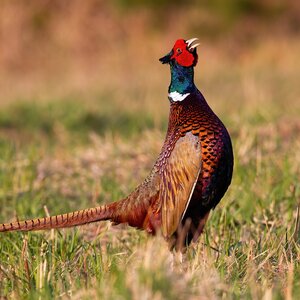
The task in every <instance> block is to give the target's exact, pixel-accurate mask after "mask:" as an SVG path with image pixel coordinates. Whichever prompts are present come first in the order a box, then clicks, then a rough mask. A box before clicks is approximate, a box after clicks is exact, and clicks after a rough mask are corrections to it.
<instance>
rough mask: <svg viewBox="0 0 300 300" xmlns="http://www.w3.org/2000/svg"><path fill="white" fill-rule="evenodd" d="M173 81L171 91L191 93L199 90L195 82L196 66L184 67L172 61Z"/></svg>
mask: <svg viewBox="0 0 300 300" xmlns="http://www.w3.org/2000/svg"><path fill="white" fill-rule="evenodd" d="M170 68H171V83H170V86H169V93H172V92H177V93H180V94H186V93H191V92H194V91H195V90H197V88H196V86H195V84H194V67H183V66H180V65H178V64H177V63H171V64H170Z"/></svg>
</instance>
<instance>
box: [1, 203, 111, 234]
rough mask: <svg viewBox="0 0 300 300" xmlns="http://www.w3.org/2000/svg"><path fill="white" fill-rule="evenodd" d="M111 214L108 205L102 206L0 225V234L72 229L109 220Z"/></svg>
mask: <svg viewBox="0 0 300 300" xmlns="http://www.w3.org/2000/svg"><path fill="white" fill-rule="evenodd" d="M111 213H112V210H111V209H110V205H103V206H98V207H95V208H89V209H83V210H78V211H74V212H71V213H67V214H62V215H57V216H51V217H44V218H38V219H32V220H26V221H20V222H19V221H17V222H12V223H6V224H0V232H5V231H30V230H45V229H53V228H66V227H73V226H78V225H83V224H87V223H92V222H97V221H101V220H107V219H110V218H111Z"/></svg>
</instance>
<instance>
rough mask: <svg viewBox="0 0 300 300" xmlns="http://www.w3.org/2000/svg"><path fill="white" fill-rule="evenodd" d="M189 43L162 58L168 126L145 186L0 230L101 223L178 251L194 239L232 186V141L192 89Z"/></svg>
mask: <svg viewBox="0 0 300 300" xmlns="http://www.w3.org/2000/svg"><path fill="white" fill-rule="evenodd" d="M194 41H195V39H193V40H188V41H184V40H178V41H177V42H176V43H175V46H174V47H173V49H172V51H171V52H170V53H169V54H168V55H166V56H165V57H163V58H161V59H160V60H161V62H163V63H168V64H170V68H171V83H170V86H169V100H170V114H169V125H168V130H167V134H166V138H165V142H164V144H163V147H162V150H161V153H160V155H159V157H158V159H157V161H156V163H155V165H154V167H153V169H152V171H151V172H150V175H149V176H148V177H147V178H146V179H145V180H144V182H143V183H142V184H141V185H140V186H138V187H137V188H136V190H135V191H133V192H132V193H131V194H130V195H129V196H128V197H126V198H125V199H122V200H120V201H118V202H114V203H111V204H107V205H104V206H101V207H97V208H91V209H87V210H82V211H78V212H73V213H69V214H64V215H59V216H55V217H50V218H41V219H36V220H29V221H23V222H14V223H8V224H2V225H0V232H1V231H12V230H25V231H28V230H39V229H50V228H63V227H71V226H77V225H82V224H85V223H91V222H96V221H100V220H111V221H113V222H114V223H128V225H130V226H133V227H137V228H139V229H144V230H146V231H147V232H149V233H152V234H155V233H156V232H157V231H162V234H163V235H164V236H165V238H166V239H168V240H170V241H171V245H172V246H176V247H177V248H181V247H183V245H184V244H189V243H190V242H191V241H192V240H196V239H197V238H198V236H199V235H200V234H201V232H202V230H203V227H204V225H205V222H206V220H207V217H208V214H209V212H210V210H211V209H213V208H214V207H215V206H216V205H217V204H218V203H219V201H220V200H221V198H222V197H223V195H224V194H225V192H226V190H227V188H228V186H229V185H230V182H231V177H232V169H233V153H232V146H231V140H230V136H229V134H228V132H227V130H226V128H225V126H224V125H223V123H222V122H221V121H220V119H219V118H218V117H217V116H216V115H215V114H214V112H213V111H212V110H211V108H210V107H209V106H208V104H207V102H206V101H205V99H204V97H203V95H202V94H201V93H200V91H199V90H198V89H197V88H196V86H195V84H194V80H193V77H194V66H195V65H196V63H197V54H196V46H197V45H195V44H193V43H194Z"/></svg>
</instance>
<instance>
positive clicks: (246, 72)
mask: <svg viewBox="0 0 300 300" xmlns="http://www.w3.org/2000/svg"><path fill="white" fill-rule="evenodd" d="M299 31H300V4H299V1H297V0H289V1H285V0H272V1H271V0H266V1H258V0H228V1H221V0H202V1H200V0H189V1H183V0H173V1H169V0H162V1H159V0H154V1H146V0H141V1H139V0H112V1H102V0H90V1H80V0H74V1H65V0H42V1H40V0H31V1H30V2H28V1H22V0H2V1H1V2H0V90H1V93H0V105H1V106H2V105H7V104H11V103H12V102H13V101H18V102H19V101H24V100H30V101H34V102H40V101H55V99H56V100H60V101H61V100H62V99H69V100H72V99H74V100H75V99H77V100H78V99H81V100H85V101H88V100H92V101H96V100H99V101H100V99H102V102H103V103H102V102H101V103H102V104H103V105H104V106H105V105H107V104H106V103H105V102H107V101H105V99H106V97H109V98H110V97H113V98H114V99H116V101H119V102H120V103H127V102H126V101H128V103H130V106H132V107H130V109H137V108H139V107H140V106H142V107H144V105H146V109H150V110H151V107H152V108H153V107H154V112H157V110H156V108H157V106H158V105H159V106H160V107H161V105H163V106H165V109H166V108H167V105H168V103H167V101H166V89H167V86H168V81H169V74H168V70H167V68H166V67H165V66H161V65H160V64H159V62H158V58H159V57H161V56H162V55H163V54H165V53H167V51H169V50H170V49H171V47H172V45H173V43H174V41H175V40H176V39H177V38H185V39H188V38H192V37H198V38H199V39H200V41H201V46H200V47H199V50H198V53H199V65H198V68H197V70H196V81H197V82H198V85H199V88H202V89H204V91H205V92H206V94H207V93H208V94H210V97H209V100H210V99H211V101H217V102H219V101H222V102H223V103H226V105H225V108H229V106H230V105H231V104H233V101H234V105H235V109H236V108H237V107H236V104H237V105H238V106H239V107H240V109H243V108H245V106H244V105H246V106H247V105H248V104H249V103H247V102H250V101H251V102H252V101H255V102H257V101H258V100H259V99H260V98H261V100H263V102H262V103H259V104H260V105H263V104H264V103H265V102H268V103H269V102H273V101H275V100H276V98H283V97H288V99H289V101H290V100H291V101H292V100H293V99H295V98H297V95H299V93H298V92H299V84H298V79H299V64H300V63H299V53H300V51H299ZM240 75H241V76H240ZM236 76H237V77H236ZM256 76H261V77H264V78H263V80H262V82H263V83H262V86H255V85H256V83H255V80H256V79H255V78H254V77H256ZM270 76H271V77H272V78H270ZM276 76H277V77H278V78H276V79H274V78H273V77H276ZM273 79H274V80H278V81H281V79H282V80H284V81H285V86H284V87H283V90H280V91H276V85H275V86H269V84H270V80H273ZM287 79H288V80H287ZM224 82H226V83H227V84H224ZM256 88H257V90H256ZM224 89H228V90H231V93H232V95H228V96H227V93H225V96H224V97H225V98H227V99H224V97H222V99H219V98H218V96H219V95H216V94H220V95H224ZM242 90H243V91H242ZM251 91H252V92H253V94H251V95H248V94H249V93H251ZM256 92H257V93H256ZM245 93H246V94H247V95H245ZM262 94H263V95H262ZM230 96H232V97H234V98H235V99H230V98H231V97H230ZM108 100H109V99H108ZM289 101H288V102H287V100H286V101H284V104H285V105H284V107H285V108H286V104H287V103H290V102H289ZM110 102H111V101H110ZM296 102H297V101H295V103H290V104H291V106H292V105H295V104H296ZM257 105H258V103H257ZM255 108H258V107H255ZM151 113H152V112H151ZM154 118H155V116H154ZM0 125H1V123H0Z"/></svg>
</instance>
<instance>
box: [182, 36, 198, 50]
mask: <svg viewBox="0 0 300 300" xmlns="http://www.w3.org/2000/svg"><path fill="white" fill-rule="evenodd" d="M185 43H186V44H187V49H188V50H189V51H194V49H195V48H197V47H198V46H199V45H200V43H199V39H198V38H193V39H189V40H186V41H185Z"/></svg>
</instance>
